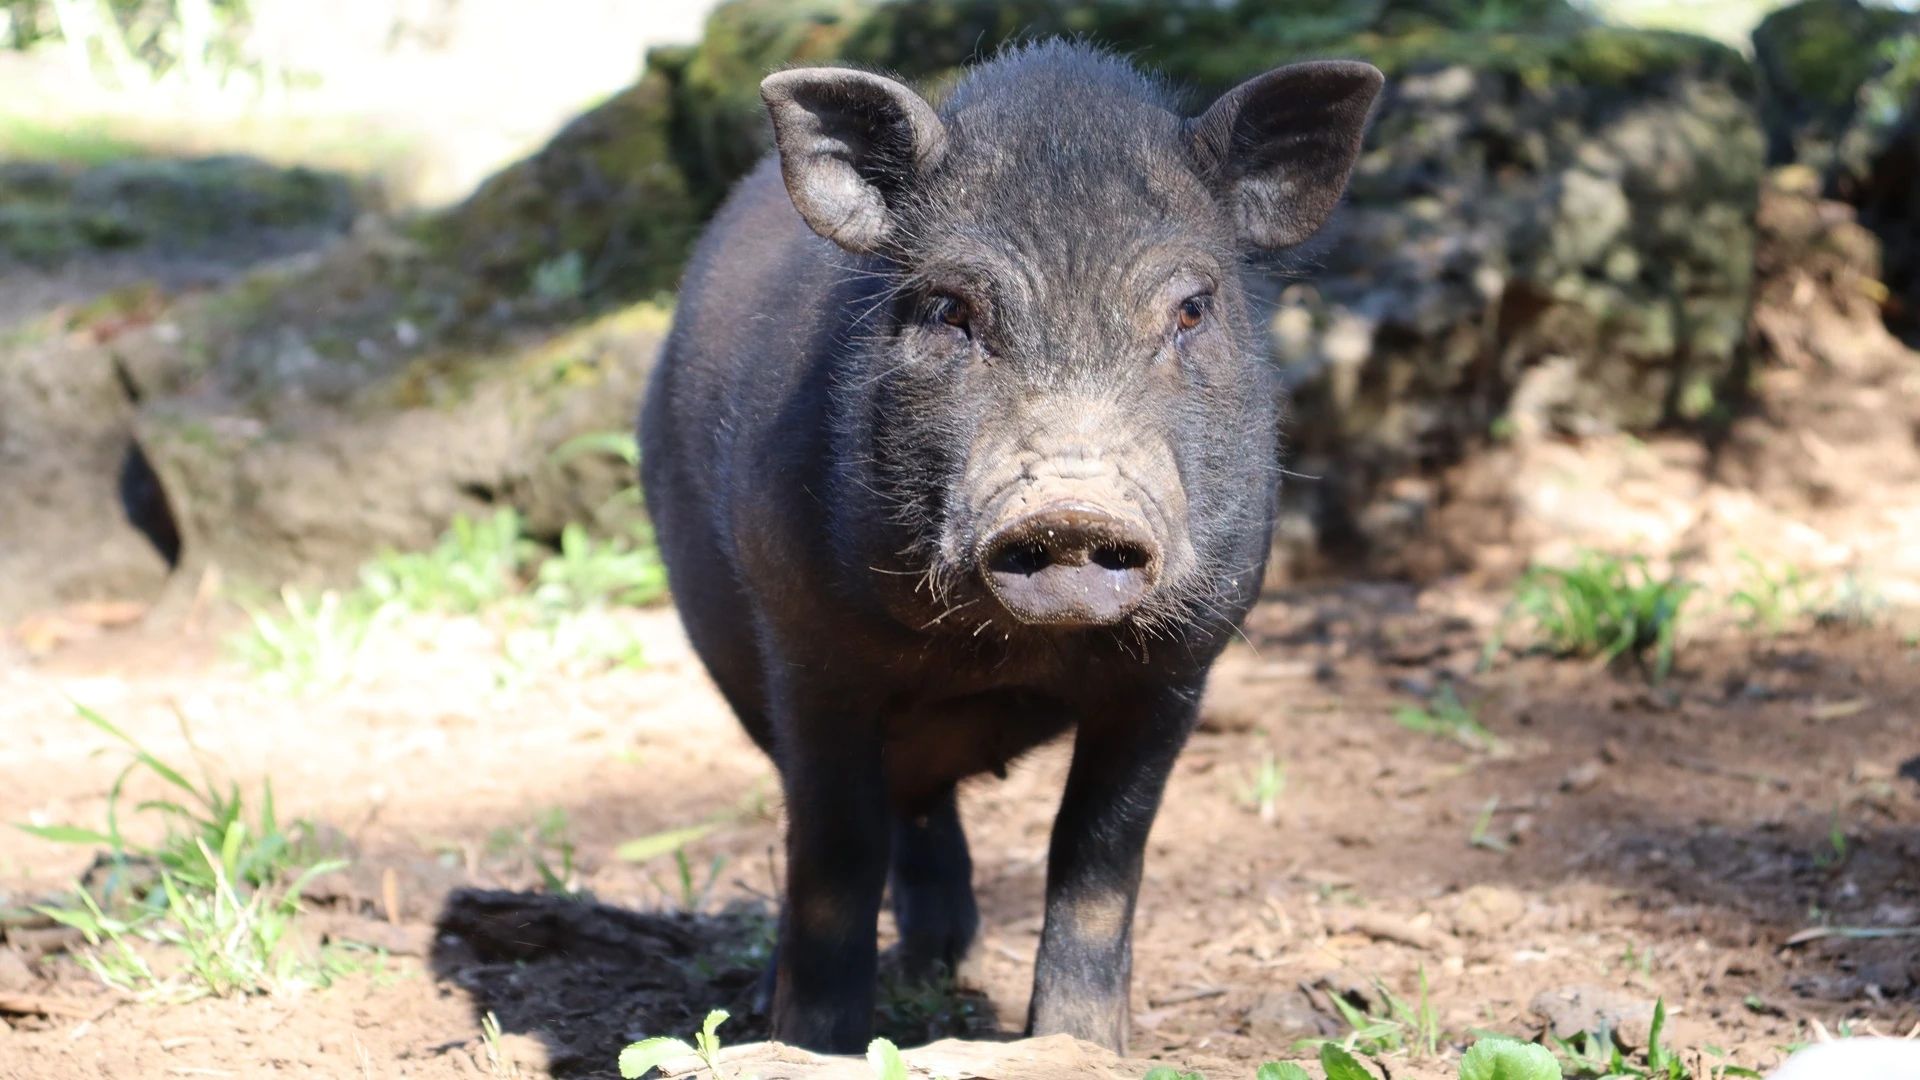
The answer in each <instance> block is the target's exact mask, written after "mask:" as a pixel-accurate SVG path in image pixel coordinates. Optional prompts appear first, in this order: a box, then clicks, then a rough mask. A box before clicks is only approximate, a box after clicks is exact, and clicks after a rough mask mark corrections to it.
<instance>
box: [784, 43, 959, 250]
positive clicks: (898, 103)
mask: <svg viewBox="0 0 1920 1080" xmlns="http://www.w3.org/2000/svg"><path fill="white" fill-rule="evenodd" d="M760 100H761V101H764V102H765V103H766V106H767V112H768V114H769V115H771V116H772V117H773V138H774V142H775V143H776V144H778V145H779V147H780V172H781V175H782V176H783V177H784V178H785V179H786V182H787V194H788V195H790V196H792V198H793V206H794V209H796V210H798V211H800V216H801V217H802V218H805V219H806V222H807V225H808V226H809V227H811V228H812V229H813V231H814V232H817V233H819V234H820V235H821V236H824V237H826V238H827V239H829V240H831V241H833V242H834V243H836V244H839V245H840V246H841V247H843V248H845V249H847V250H848V251H851V252H854V253H855V254H865V253H868V252H873V251H877V250H879V249H880V248H881V247H882V246H883V245H884V243H885V241H886V239H887V235H888V234H889V233H890V232H892V231H893V228H894V216H895V215H894V211H895V209H896V208H897V207H898V206H899V201H900V199H901V198H902V197H903V195H904V194H905V192H906V191H907V189H908V188H909V186H910V185H911V184H912V183H913V181H914V180H915V178H917V177H918V176H920V175H921V174H922V173H924V172H925V171H926V170H927V169H929V168H931V167H932V166H933V164H934V162H935V161H937V160H938V159H939V157H940V153H941V151H942V150H943V149H944V148H945V147H946V141H947V131H946V126H945V125H944V124H942V123H941V122H940V117H939V115H938V114H936V113H935V112H934V111H933V106H931V105H929V104H927V102H926V99H924V98H922V97H921V96H920V95H919V94H916V93H914V92H913V91H912V90H910V89H908V88H907V87H906V86H904V85H902V84H900V83H897V82H895V81H894V80H892V79H889V78H886V77H884V76H881V75H873V74H869V73H868V72H865V71H855V70H852V69H850V68H795V69H794V70H792V71H781V72H776V73H775V74H772V75H769V76H767V77H766V79H764V80H763V81H762V82H761V83H760Z"/></svg>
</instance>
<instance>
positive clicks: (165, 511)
mask: <svg viewBox="0 0 1920 1080" xmlns="http://www.w3.org/2000/svg"><path fill="white" fill-rule="evenodd" d="M119 494H120V506H121V508H122V509H124V510H125V511H126V514H127V521H128V522H129V523H131V524H132V525H133V527H134V528H135V529H138V530H139V531H140V535H142V536H144V537H146V538H147V540H148V542H149V543H151V544H153V549H154V550H155V551H158V552H159V553H160V557H161V558H162V559H165V560H166V561H167V569H169V570H172V569H175V568H177V567H178V566H179V565H180V526H179V525H178V524H177V523H175V521H174V519H173V507H172V506H170V505H168V503H167V490H166V488H165V486H163V485H162V484H161V483H160V476H159V474H157V473H155V472H154V471H153V464H152V463H151V462H149V461H148V460H147V455H146V452H145V451H144V450H142V449H140V443H139V442H138V441H132V442H128V443H127V456H126V459H125V460H124V461H123V462H122V463H121V465H120V480H119Z"/></svg>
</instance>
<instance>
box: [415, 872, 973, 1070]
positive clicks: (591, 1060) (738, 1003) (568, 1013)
mask: <svg viewBox="0 0 1920 1080" xmlns="http://www.w3.org/2000/svg"><path fill="white" fill-rule="evenodd" d="M434 929H435V933H434V945H433V952H432V965H433V970H434V973H435V974H436V975H438V976H439V977H440V978H442V979H444V980H447V981H449V982H452V983H454V984H455V985H457V986H459V987H461V988H462V989H464V990H466V991H467V992H468V993H469V994H471V995H472V999H473V1008H474V1012H475V1014H476V1019H477V1018H478V1017H480V1016H484V1015H486V1014H487V1013H492V1014H494V1016H495V1017H496V1018H497V1019H498V1021H499V1024H500V1027H501V1030H502V1031H506V1032H519V1033H523V1034H527V1035H532V1036H534V1037H535V1038H537V1039H539V1040H540V1041H541V1042H542V1043H543V1044H545V1046H546V1050H547V1057H548V1069H549V1071H550V1072H551V1073H552V1074H553V1075H554V1076H556V1077H568V1078H575V1077H582V1078H584V1077H595V1078H598V1077H616V1076H618V1075H619V1072H618V1069H617V1068H616V1063H617V1062H618V1060H619V1056H620V1050H621V1048H622V1047H624V1046H626V1045H627V1044H628V1043H630V1042H633V1041H635V1040H637V1039H643V1038H650V1037H652V1036H656V1035H672V1036H675V1037H678V1038H682V1039H690V1037H691V1036H692V1034H693V1032H695V1031H696V1030H698V1029H699V1027H700V1024H701V1021H702V1020H703V1019H704V1018H705V1017H706V1015H707V1013H708V1012H709V1011H710V1010H713V1009H725V1010H727V1011H728V1013H729V1014H731V1015H730V1017H729V1019H728V1020H727V1022H726V1024H725V1026H724V1027H722V1028H721V1029H720V1036H721V1041H722V1042H723V1043H725V1044H729V1045H731V1044H736V1043H745V1042H754V1041H757V1040H761V1039H765V1038H766V1037H767V1035H768V1026H767V1018H766V1017H765V1016H762V1015H760V1014H759V1013H758V1011H757V1010H756V1009H755V1008H754V1004H755V997H756V993H757V989H758V983H759V980H760V977H761V973H762V971H763V970H764V969H765V967H766V963H767V958H768V955H769V952H770V950H771V947H772V941H773V919H772V918H771V916H770V915H769V914H768V913H767V912H766V911H765V910H764V909H761V910H755V909H753V908H751V907H747V906H741V907H735V908H730V909H728V910H727V911H724V912H722V913H720V914H717V915H684V914H665V913H644V912H637V911H628V910H626V909H624V908H616V907H610V906H608V905H605V904H599V903H594V902H592V901H588V900H574V899H569V898H566V897H560V896H553V895H548V894H541V893H516V892H503V891H493V890H478V889H462V890H459V891H456V892H454V893H453V894H451V895H450V896H449V897H448V898H447V904H446V908H445V909H444V910H443V911H442V912H441V915H440V918H439V920H438V922H437V924H436V926H435V928H434ZM880 996H881V1002H880V1009H879V1012H878V1014H877V1015H876V1017H875V1019H876V1023H877V1027H878V1030H879V1033H880V1034H882V1035H886V1036H888V1037H889V1038H892V1039H893V1040H894V1041H895V1042H896V1043H899V1044H901V1045H914V1044H918V1043H921V1042H926V1041H928V1040H931V1039H935V1038H940V1037H943V1036H946V1035H960V1034H975V1035H977V1034H980V1033H988V1032H992V1031H994V1030H995V1029H996V1027H997V1023H996V1018H995V1017H994V1015H993V1012H992V1007H991V1005H990V1003H988V1001H987V1000H986V999H985V998H984V997H981V996H978V995H974V994H956V993H954V992H952V991H950V990H943V989H941V988H928V987H914V988H902V987H900V986H899V985H898V984H897V983H896V982H895V981H894V980H890V979H883V980H882V986H881V995H880Z"/></svg>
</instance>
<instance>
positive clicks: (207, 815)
mask: <svg viewBox="0 0 1920 1080" xmlns="http://www.w3.org/2000/svg"><path fill="white" fill-rule="evenodd" d="M74 708H75V710H76V711H77V712H78V714H79V716H80V717H81V719H83V720H85V721H86V722H87V723H89V724H91V725H92V726H93V727H94V728H96V729H98V730H100V731H102V732H104V733H106V734H107V735H109V736H111V737H112V738H113V739H115V740H116V741H118V742H121V743H124V744H126V746H127V747H128V748H129V749H130V750H131V751H132V754H133V759H134V760H133V761H132V762H131V763H130V764H128V765H127V767H126V768H124V769H122V770H121V771H120V775H119V776H118V777H116V778H115V779H114V782H113V786H112V788H111V789H110V791H109V793H108V796H107V831H106V832H104V833H102V832H96V831H93V830H88V829H82V828H76V827H73V826H35V825H20V826H18V827H19V828H20V829H22V830H23V831H25V832H28V833H30V834H32V835H34V836H38V837H40V838H41V839H43V840H51V841H55V842H58V843H69V844H87V845H103V846H105V847H106V848H107V855H106V858H105V869H106V875H105V877H104V880H102V881H101V882H99V883H98V884H97V885H96V886H95V888H94V890H89V889H87V888H82V887H76V888H75V890H74V894H73V897H72V898H71V900H70V902H69V903H68V904H66V905H64V906H59V907H44V908H40V909H38V910H39V911H41V913H42V914H45V915H46V916H48V917H49V918H52V919H55V920H56V921H58V922H61V923H64V924H66V925H68V926H71V927H74V928H75V929H77V930H79V931H80V932H81V933H82V934H83V935H85V937H86V939H87V944H88V951H87V952H85V953H83V954H82V955H81V957H80V959H81V963H82V964H84V965H85V966H86V968H87V969H88V970H89V971H91V972H92V973H93V974H94V976H95V977H97V978H99V979H100V980H101V981H102V982H104V983H106V984H107V985H108V986H112V987H114V988H116V989H119V990H122V991H125V992H127V993H129V994H133V995H135V996H137V997H140V998H142V999H149V1000H161V1001H185V1000H192V999H194V998H198V997H203V996H206V995H209V994H211V995H215V996H220V997H226V996H232V995H236V994H248V993H272V992H280V991H287V990H296V989H299V988H302V987H307V986H323V985H326V984H327V983H328V982H329V981H330V978H331V976H330V974H329V971H328V969H327V967H326V965H325V964H324V963H323V962H321V961H320V960H319V959H318V958H316V957H312V956H307V955H303V954H302V952H301V951H300V950H299V949H298V948H296V947H295V939H294V938H293V937H292V936H290V932H291V930H292V926H293V920H294V917H295V916H296V915H297V914H298V913H299V911H300V894H301V892H302V890H303V889H305V887H306V886H307V884H308V883H309V882H311V881H312V880H313V878H314V877H316V876H317V875H319V874H323V873H326V872H328V871H330V870H334V869H338V868H339V867H341V866H343V865H345V863H344V862H341V861H339V860H333V859H328V858H326V857H325V853H324V851H323V850H322V848H321V845H320V844H319V842H318V840H317V837H316V835H315V830H314V828H313V826H312V824H311V823H310V822H305V821H299V822H294V823H292V824H291V825H289V826H287V827H285V828H283V827H282V826H281V823H280V821H279V818H278V816H277V815H276V813H275V810H274V804H273V788H272V785H271V784H270V783H263V784H262V785H261V795H260V801H259V809H258V811H257V812H255V813H253V814H251V815H249V813H248V806H247V804H246V802H245V800H244V799H243V798H242V795H241V792H240V788H239V785H238V784H229V785H228V786H227V787H226V789H225V790H222V789H221V787H220V786H219V785H218V784H216V783H215V782H214V780H213V779H212V777H211V776H208V775H206V774H205V771H204V770H203V771H202V783H201V784H200V785H196V784H194V783H193V782H191V781H189V780H188V779H187V778H186V777H185V776H184V775H182V773H181V772H180V770H178V769H176V768H174V767H173V766H171V765H169V764H167V763H166V762H164V761H162V760H161V759H159V758H158V757H156V756H154V755H153V754H152V753H151V752H149V751H148V750H147V749H146V748H145V747H143V746H141V745H140V744H139V743H138V742H136V741H134V740H133V739H132V738H130V737H129V736H128V735H127V734H126V733H125V732H123V731H121V730H120V729H119V728H118V727H116V726H115V725H114V724H113V723H111V722H110V721H108V720H107V719H106V718H105V717H103V716H101V715H100V714H99V713H97V712H95V711H93V710H92V709H88V708H86V707H85V706H81V705H78V704H76V705H75V706H74ZM181 734H182V735H183V736H186V737H187V740H188V745H189V746H190V747H191V746H192V738H191V733H190V732H189V731H188V730H187V725H186V722H185V720H184V719H182V720H181ZM137 770H145V771H146V772H148V773H150V774H152V775H153V776H155V777H158V778H159V779H160V780H161V781H163V782H164V783H165V784H166V785H168V786H169V787H170V788H172V789H173V791H174V793H175V794H173V795H172V797H170V798H161V799H152V800H148V801H146V802H142V803H140V804H139V805H138V806H136V807H135V810H136V811H137V812H141V813H151V814H155V815H158V816H159V817H160V818H161V819H162V820H163V821H164V822H165V827H166V837H165V839H164V840H163V841H161V843H160V844H159V845H158V846H157V847H140V846H136V845H133V844H130V843H129V842H128V841H127V840H126V838H125V836H124V835H123V834H122V832H121V829H120V811H121V794H122V791H123V789H124V788H125V785H126V782H127V779H128V777H129V776H131V775H132V774H133V773H134V772H135V771H137ZM96 891H97V893H98V895H95V892H96ZM148 945H165V946H172V947H173V949H174V950H175V952H174V954H173V957H172V958H177V960H178V963H177V966H174V967H171V968H169V969H166V970H162V969H158V968H156V967H154V966H153V963H152V961H151V960H150V959H149V956H148V953H149V951H150V950H148V949H147V948H146V947H145V946H148ZM172 958H170V959H172Z"/></svg>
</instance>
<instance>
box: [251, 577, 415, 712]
mask: <svg viewBox="0 0 1920 1080" xmlns="http://www.w3.org/2000/svg"><path fill="white" fill-rule="evenodd" d="M280 603H281V610H280V611H279V612H274V611H270V610H268V609H266V608H263V607H256V606H253V605H250V604H243V605H242V606H243V607H245V608H246V612H247V615H248V617H249V618H250V619H251V620H252V629H251V630H249V631H248V632H246V633H243V634H238V635H235V636H234V637H232V638H231V639H229V640H228V645H227V647H228V650H229V651H230V652H232V653H233V655H234V656H235V657H236V658H238V659H239V660H240V661H241V663H243V664H245V665H246V666H247V667H248V668H250V669H252V671H253V672H254V673H255V674H256V675H258V676H259V677H260V679H261V680H262V681H263V682H266V683H267V684H268V685H269V686H271V687H273V688H274V689H276V690H279V691H281V692H283V693H293V694H299V693H306V692H308V691H313V690H326V689H330V688H332V687H336V686H341V685H344V684H346V683H350V682H353V681H355V680H357V679H358V678H359V677H360V675H361V658H362V657H363V656H364V655H365V649H366V647H367V645H368V644H369V643H370V642H371V641H372V640H373V639H374V638H375V636H376V635H377V634H378V633H379V631H380V630H381V629H382V628H384V627H385V626H387V625H389V624H390V623H391V622H392V621H393V618H394V617H395V616H397V615H398V614H400V609H399V608H397V607H395V606H393V605H388V604H381V603H377V602H370V601H369V598H368V597H366V596H364V595H361V594H349V595H348V596H346V597H345V598H343V597H342V595H341V594H340V593H339V592H336V591H334V590H331V589H329V590H327V591H326V592H323V593H321V594H320V598H319V600H318V601H316V602H314V603H312V604H311V605H310V604H309V603H308V602H307V600H306V598H305V597H303V596H301V595H300V593H299V592H298V591H297V590H295V589H294V588H292V587H291V586H288V587H284V588H282V589H281V590H280Z"/></svg>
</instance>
